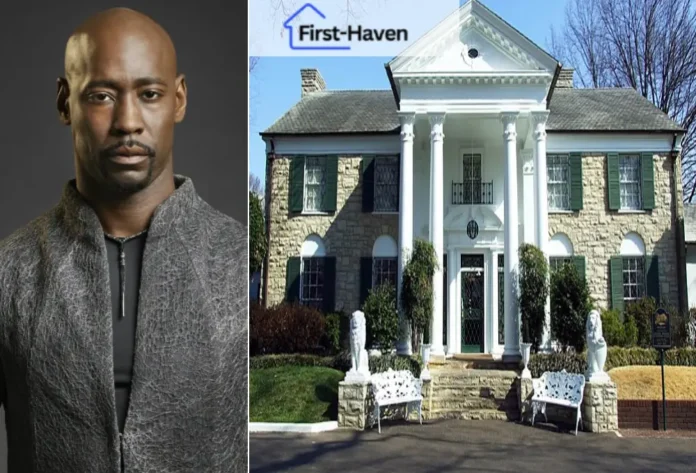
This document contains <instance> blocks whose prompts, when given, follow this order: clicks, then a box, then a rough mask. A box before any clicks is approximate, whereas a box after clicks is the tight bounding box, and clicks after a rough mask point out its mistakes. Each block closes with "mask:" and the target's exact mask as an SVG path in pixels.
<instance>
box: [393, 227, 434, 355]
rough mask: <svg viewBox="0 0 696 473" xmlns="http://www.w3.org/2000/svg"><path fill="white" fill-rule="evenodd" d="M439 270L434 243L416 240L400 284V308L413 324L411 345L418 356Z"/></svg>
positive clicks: (427, 323)
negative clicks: (435, 276) (434, 279)
mask: <svg viewBox="0 0 696 473" xmlns="http://www.w3.org/2000/svg"><path fill="white" fill-rule="evenodd" d="M437 268H438V262H437V258H436V257H435V249H434V248H433V245H432V243H430V242H427V241H425V240H421V239H419V238H417V239H416V240H415V241H414V245H413V252H412V253H411V255H410V257H409V259H408V262H407V263H406V265H405V267H404V273H403V281H402V283H401V307H402V310H403V312H404V316H405V317H406V320H407V321H408V322H409V323H410V325H411V334H412V345H413V349H414V351H415V352H416V353H418V352H419V349H420V344H421V341H422V339H423V334H424V333H425V330H426V327H428V325H429V324H430V321H431V320H432V317H433V276H434V275H435V270H436V269H437Z"/></svg>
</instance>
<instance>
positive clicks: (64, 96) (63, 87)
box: [56, 77, 70, 125]
mask: <svg viewBox="0 0 696 473" xmlns="http://www.w3.org/2000/svg"><path fill="white" fill-rule="evenodd" d="M57 84H58V93H57V96H56V107H57V108H58V117H59V118H60V121H61V123H63V124H64V125H70V104H69V103H68V98H69V97H70V86H69V85H68V81H67V79H65V78H64V77H59V78H58V81H57Z"/></svg>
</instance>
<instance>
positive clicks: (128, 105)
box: [113, 94, 143, 135]
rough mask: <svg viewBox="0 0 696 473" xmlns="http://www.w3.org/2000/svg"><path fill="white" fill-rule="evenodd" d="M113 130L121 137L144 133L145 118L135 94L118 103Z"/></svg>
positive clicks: (115, 109) (123, 98)
mask: <svg viewBox="0 0 696 473" xmlns="http://www.w3.org/2000/svg"><path fill="white" fill-rule="evenodd" d="M113 130H114V131H115V132H116V133H118V134H120V135H132V134H140V133H142V131H143V117H142V113H141V110H140V106H139V104H138V102H137V98H136V97H134V96H133V94H127V95H124V96H123V97H122V98H121V99H120V100H119V101H117V102H116V106H115V108H114V122H113Z"/></svg>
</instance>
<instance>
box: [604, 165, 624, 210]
mask: <svg viewBox="0 0 696 473" xmlns="http://www.w3.org/2000/svg"><path fill="white" fill-rule="evenodd" d="M607 187H608V194H609V196H608V197H609V210H619V208H620V207H621V192H620V186H619V155H618V154H617V153H609V154H608V155H607Z"/></svg>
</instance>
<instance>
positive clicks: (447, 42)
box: [389, 0, 558, 76]
mask: <svg viewBox="0 0 696 473" xmlns="http://www.w3.org/2000/svg"><path fill="white" fill-rule="evenodd" d="M557 65H558V62H557V61H556V60H555V59H554V58H553V57H551V56H550V55H549V54H548V53H546V52H545V51H544V50H543V49H541V48H540V47H539V46H537V45H536V44H534V43H532V42H531V41H530V40H529V39H527V38H526V37H525V36H524V35H522V34H521V33H520V32H519V31H517V30H516V29H515V28H513V27H512V26H511V25H509V24H508V23H507V22H505V21H504V20H502V19H501V18H500V17H499V16H497V15H496V14H495V13H493V12H492V11H490V10H489V9H488V8H486V7H485V6H484V5H482V4H481V3H479V2H478V1H476V0H471V1H469V2H467V3H466V4H465V5H463V6H462V7H461V8H459V9H458V10H457V11H455V12H454V13H453V14H452V15H450V16H449V17H447V18H446V19H445V20H444V21H442V22H441V23H440V24H439V25H437V26H436V27H435V28H434V29H432V30H431V31H429V32H428V33H427V34H425V35H424V36H423V37H421V38H420V39H418V40H417V41H416V42H414V43H413V44H412V45H411V46H409V47H408V48H407V49H406V50H405V51H403V52H402V53H401V54H400V55H399V56H397V57H395V58H394V59H392V61H391V62H390V63H389V66H390V68H391V70H392V73H393V74H394V75H395V76H406V75H409V74H418V73H420V74H423V73H450V74H457V75H466V74H467V73H472V74H482V73H483V74H485V73H519V72H545V73H548V74H549V75H552V74H553V73H554V72H555V69H556V66H557Z"/></svg>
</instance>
